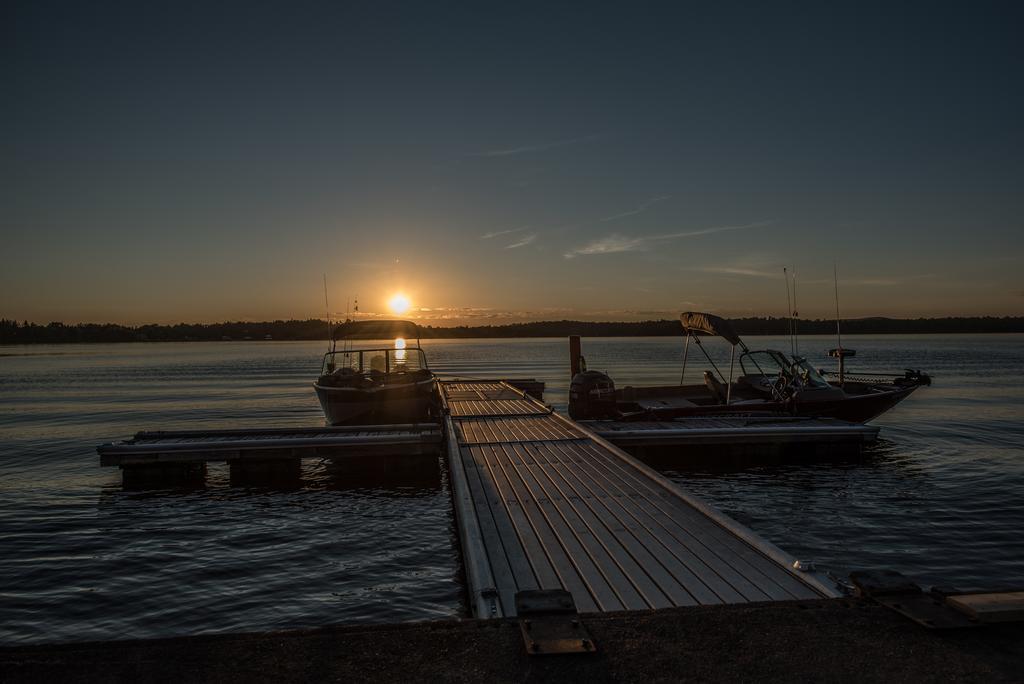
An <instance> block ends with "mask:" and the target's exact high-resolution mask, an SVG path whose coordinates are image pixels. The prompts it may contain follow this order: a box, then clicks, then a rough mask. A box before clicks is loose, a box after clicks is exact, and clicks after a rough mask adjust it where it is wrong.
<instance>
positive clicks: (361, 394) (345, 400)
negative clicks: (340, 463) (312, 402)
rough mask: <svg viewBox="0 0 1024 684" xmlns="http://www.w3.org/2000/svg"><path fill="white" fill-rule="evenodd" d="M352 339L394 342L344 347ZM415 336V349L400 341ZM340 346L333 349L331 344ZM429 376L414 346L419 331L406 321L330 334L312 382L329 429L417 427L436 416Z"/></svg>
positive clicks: (360, 325) (356, 326)
mask: <svg viewBox="0 0 1024 684" xmlns="http://www.w3.org/2000/svg"><path fill="white" fill-rule="evenodd" d="M354 337H360V338H364V339H365V338H369V337H372V338H374V339H394V343H393V344H392V345H391V346H387V347H366V348H349V347H348V341H350V340H351V339H352V338H354ZM406 337H408V338H410V339H411V338H413V337H415V339H416V342H415V346H413V345H412V344H411V343H409V342H406ZM338 340H345V341H346V343H345V344H344V345H343V348H342V349H341V350H340V351H339V350H338V349H337V341H338ZM436 384H437V383H436V379H435V377H434V374H433V373H432V372H431V371H430V369H429V368H428V366H427V359H426V355H425V354H424V353H423V350H422V349H421V348H420V345H419V329H418V328H417V327H416V325H415V324H413V323H410V322H408V321H363V322H358V323H355V322H346V323H344V324H342V325H341V326H339V327H338V329H337V330H336V331H335V333H334V348H333V349H332V350H331V351H329V352H327V353H326V354H325V355H324V363H323V369H322V371H321V374H320V377H319V378H317V380H316V382H314V383H313V389H314V390H316V396H317V399H319V400H320V406H321V408H323V411H324V417H325V418H326V420H327V423H328V424H330V425H389V424H400V423H419V422H425V421H429V420H432V419H434V418H436V415H437V391H436Z"/></svg>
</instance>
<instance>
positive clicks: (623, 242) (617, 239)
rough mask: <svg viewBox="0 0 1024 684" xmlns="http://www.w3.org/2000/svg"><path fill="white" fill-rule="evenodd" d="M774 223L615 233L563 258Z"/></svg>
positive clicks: (631, 249)
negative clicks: (629, 233)
mask: <svg viewBox="0 0 1024 684" xmlns="http://www.w3.org/2000/svg"><path fill="white" fill-rule="evenodd" d="M773 223H774V221H758V222H756V223H747V224H744V225H741V226H715V227H713V228H702V229H701V230H686V231H680V232H678V233H666V234H664V235H646V236H639V237H628V236H625V235H619V234H617V233H615V234H612V235H608V236H606V237H603V238H599V239H597V240H594V241H592V242H588V243H587V244H585V245H582V246H580V247H576V248H574V249H571V250H569V251H568V252H566V253H565V254H563V256H564V257H565V258H566V259H572V258H574V257H577V256H584V255H590V254H616V253H619V252H639V251H642V250H645V249H647V248H648V247H649V246H650V244H651V243H652V242H660V241H665V240H678V239H680V238H687V237H695V236H697V235H711V234H713V233H724V232H727V231H731V230H747V229H750V228H762V227H764V226H770V225H771V224H773Z"/></svg>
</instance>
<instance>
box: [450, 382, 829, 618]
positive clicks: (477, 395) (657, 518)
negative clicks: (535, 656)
mask: <svg viewBox="0 0 1024 684" xmlns="http://www.w3.org/2000/svg"><path fill="white" fill-rule="evenodd" d="M440 389H441V397H442V402H443V404H444V407H445V413H446V417H445V425H446V430H447V432H448V435H447V442H448V455H449V461H450V464H449V465H450V469H451V476H452V490H453V496H454V498H455V508H456V514H457V518H458V526H459V534H460V537H461V541H462V551H463V556H464V563H465V566H466V574H467V578H468V582H469V585H470V586H469V591H470V604H471V606H472V608H473V611H474V613H475V614H476V615H477V616H478V617H501V616H509V615H515V595H516V593H517V592H519V591H523V590H531V589H544V590H550V589H565V590H568V591H569V592H571V593H572V596H573V599H574V601H575V603H576V607H577V609H578V610H579V611H580V612H605V611H618V610H642V609H648V608H666V607H671V606H689V605H699V604H722V603H744V602H755V601H771V600H791V599H814V598H822V597H834V596H839V595H840V594H839V593H838V592H837V591H836V589H835V587H834V585H833V583H832V582H830V581H829V580H828V579H826V578H824V577H823V576H820V575H818V574H817V573H815V572H813V571H800V570H798V569H796V565H800V564H799V563H797V561H796V559H794V558H792V557H791V556H789V555H787V554H785V553H784V552H783V551H781V550H780V549H778V548H777V547H775V546H773V545H772V544H770V543H769V542H767V541H765V540H763V539H761V538H760V537H758V536H757V535H756V534H754V533H753V532H752V531H750V530H748V529H746V528H745V527H743V526H742V525H739V524H738V523H736V522H735V521H733V520H731V519H729V518H728V517H727V516H724V515H723V514H721V513H720V512H718V511H717V510H715V509H714V508H712V507H710V506H708V505H707V504H705V503H703V502H701V501H700V500H698V499H696V498H694V497H692V496H690V495H688V494H686V493H685V492H684V491H683V490H681V489H680V488H679V487H677V486H676V485H674V484H673V483H671V482H669V481H668V480H666V479H665V478H663V477H662V476H661V475H659V474H658V473H656V472H655V471H653V470H651V469H650V468H648V467H647V466H645V465H644V464H642V463H640V462H639V461H637V460H636V459H634V458H632V457H631V456H629V455H628V454H626V453H625V452H623V451H622V450H621V449H619V448H617V447H615V446H613V445H612V444H610V443H608V442H607V441H605V440H603V439H602V438H600V437H598V436H597V435H596V434H594V433H593V432H591V431H589V430H588V429H586V428H584V427H582V426H580V425H578V424H576V423H573V422H572V421H570V420H568V419H566V418H564V417H562V416H559V415H558V414H556V413H554V412H553V411H551V410H550V409H549V408H548V407H546V406H544V405H543V404H542V403H540V402H539V401H536V400H535V399H532V398H531V397H529V396H527V395H525V394H523V393H522V392H520V391H518V390H516V389H515V388H514V387H512V386H511V385H509V384H507V383H504V382H499V381H473V382H467V381H453V382H442V383H441V387H440Z"/></svg>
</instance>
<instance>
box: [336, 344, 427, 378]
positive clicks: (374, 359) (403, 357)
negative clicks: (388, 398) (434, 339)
mask: <svg viewBox="0 0 1024 684" xmlns="http://www.w3.org/2000/svg"><path fill="white" fill-rule="evenodd" d="M419 370H427V357H426V355H425V354H424V353H423V350H422V349H419V348H415V347H414V348H411V349H410V348H402V349H353V350H350V351H337V352H327V353H326V354H324V365H323V369H322V371H321V373H322V374H323V375H331V374H336V375H350V374H356V373H371V374H390V373H415V372H416V371H419Z"/></svg>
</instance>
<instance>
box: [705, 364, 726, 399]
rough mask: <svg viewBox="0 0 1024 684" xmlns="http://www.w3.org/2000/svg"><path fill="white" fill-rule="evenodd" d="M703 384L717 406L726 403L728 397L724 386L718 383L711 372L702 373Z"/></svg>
mask: <svg viewBox="0 0 1024 684" xmlns="http://www.w3.org/2000/svg"><path fill="white" fill-rule="evenodd" d="M704 384H705V385H706V386H707V388H708V391H709V392H711V396H712V397H714V398H715V399H717V400H718V403H719V404H724V403H725V402H726V397H727V396H728V395H727V393H726V391H725V385H723V384H722V383H720V382H719V381H718V378H716V377H715V376H714V374H713V373H712V372H711V371H704Z"/></svg>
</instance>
